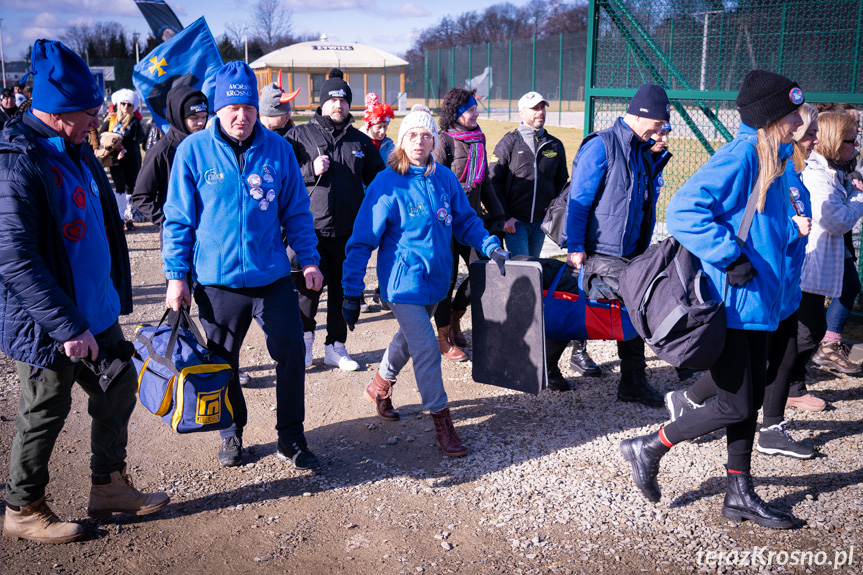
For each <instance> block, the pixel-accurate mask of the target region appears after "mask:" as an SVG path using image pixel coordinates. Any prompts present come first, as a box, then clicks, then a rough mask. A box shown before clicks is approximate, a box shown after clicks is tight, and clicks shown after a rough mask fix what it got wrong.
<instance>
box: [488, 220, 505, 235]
mask: <svg viewBox="0 0 863 575" xmlns="http://www.w3.org/2000/svg"><path fill="white" fill-rule="evenodd" d="M505 224H506V221H505V220H497V221H495V222H492V223H491V228H490V229H489V231H490V232H491V233H493V234H494V233H500V232H503V226H504V225H505Z"/></svg>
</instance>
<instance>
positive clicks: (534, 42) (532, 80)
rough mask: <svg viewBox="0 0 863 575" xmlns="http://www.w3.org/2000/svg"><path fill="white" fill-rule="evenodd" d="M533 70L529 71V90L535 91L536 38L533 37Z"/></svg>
mask: <svg viewBox="0 0 863 575" xmlns="http://www.w3.org/2000/svg"><path fill="white" fill-rule="evenodd" d="M532 52H533V65H532V66H531V67H532V68H533V69H532V70H531V78H530V89H531V90H536V36H534V37H533V50H532Z"/></svg>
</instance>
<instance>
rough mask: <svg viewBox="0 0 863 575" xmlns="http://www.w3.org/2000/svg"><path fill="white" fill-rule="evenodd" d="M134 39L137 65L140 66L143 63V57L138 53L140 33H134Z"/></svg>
mask: <svg viewBox="0 0 863 575" xmlns="http://www.w3.org/2000/svg"><path fill="white" fill-rule="evenodd" d="M132 38H133V39H134V41H135V63H136V64H138V63H140V62H141V55H140V54H139V53H138V33H137V32H132Z"/></svg>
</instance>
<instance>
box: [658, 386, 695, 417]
mask: <svg viewBox="0 0 863 575" xmlns="http://www.w3.org/2000/svg"><path fill="white" fill-rule="evenodd" d="M699 407H704V404H703V403H695V402H694V401H692V400H691V399H689V397H688V396H687V395H686V392H685V391H682V390H677V391H669V392H668V393H666V394H665V408H666V409H667V410H668V414H669V416H670V417H671V421H675V420H676V419H677V418H678V417H680V416H681V415H683V414H684V413H689V412H690V411H693V410H696V409H698V408H699Z"/></svg>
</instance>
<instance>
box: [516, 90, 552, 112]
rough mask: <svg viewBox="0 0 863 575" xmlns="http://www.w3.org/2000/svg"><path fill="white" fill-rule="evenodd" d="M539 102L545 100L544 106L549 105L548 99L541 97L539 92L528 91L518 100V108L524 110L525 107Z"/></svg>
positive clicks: (531, 106)
mask: <svg viewBox="0 0 863 575" xmlns="http://www.w3.org/2000/svg"><path fill="white" fill-rule="evenodd" d="M540 102H545V105H546V106H549V105H550V104H549V103H548V100H546V99H545V98H543V97H542V94H540V93H539V92H528V93H527V94H525V95H524V96H522V97H521V99H520V100H519V101H518V109H519V110H524V109H525V108H533V107H534V106H536V105H537V104H539V103H540Z"/></svg>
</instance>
